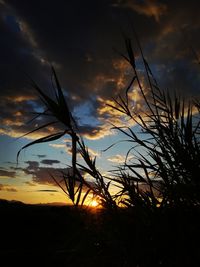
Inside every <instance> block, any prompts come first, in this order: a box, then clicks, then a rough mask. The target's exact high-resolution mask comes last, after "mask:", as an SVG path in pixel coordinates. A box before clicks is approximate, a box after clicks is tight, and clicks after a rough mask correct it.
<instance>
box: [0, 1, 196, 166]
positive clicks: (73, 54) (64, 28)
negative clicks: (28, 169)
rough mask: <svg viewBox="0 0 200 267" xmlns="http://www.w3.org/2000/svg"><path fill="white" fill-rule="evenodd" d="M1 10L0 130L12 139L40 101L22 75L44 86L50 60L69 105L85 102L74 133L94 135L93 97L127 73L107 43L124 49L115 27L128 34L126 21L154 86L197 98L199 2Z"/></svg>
mask: <svg viewBox="0 0 200 267" xmlns="http://www.w3.org/2000/svg"><path fill="white" fill-rule="evenodd" d="M0 10H1V11H0V33H1V36H2V38H1V42H0V54H1V62H0V73H1V80H0V92H1V99H0V109H1V115H0V124H1V127H0V134H7V135H10V136H13V137H15V136H18V135H20V134H23V133H25V132H27V131H28V130H30V128H31V127H33V126H34V125H33V124H30V125H26V126H24V123H25V122H26V121H28V120H29V119H30V118H31V117H32V114H31V112H32V111H34V110H35V111H37V110H40V109H41V103H40V102H39V101H38V99H37V97H36V94H35V93H34V92H33V89H32V88H31V87H30V85H29V80H28V78H27V76H26V74H28V75H30V76H31V77H32V78H33V79H34V80H36V81H37V82H38V83H39V84H41V86H44V87H45V88H49V86H50V81H51V79H50V76H51V75H50V67H49V66H50V65H49V64H53V65H54V66H55V68H56V70H57V73H58V76H59V77H60V80H61V83H62V85H63V88H64V89H65V91H66V94H67V95H68V96H69V97H70V99H71V100H70V102H69V105H70V106H71V108H73V109H74V110H76V108H77V107H78V106H80V105H83V104H86V106H87V109H88V110H87V114H86V115H87V116H86V119H85V120H84V119H83V118H82V120H83V121H84V123H83V122H82V124H83V125H82V128H81V130H82V131H83V132H84V133H86V134H89V133H92V134H93V136H96V137H98V133H99V130H100V129H101V127H100V122H99V119H102V117H101V116H100V111H101V108H102V106H101V105H102V102H99V101H98V98H101V99H104V100H106V99H109V98H111V97H112V96H113V95H115V93H116V92H117V91H118V90H116V88H117V87H118V82H119V79H118V78H119V77H122V79H125V78H128V77H126V76H123V72H124V71H125V68H124V67H123V65H122V63H121V61H122V60H121V58H120V57H119V56H118V55H117V54H116V53H115V52H114V51H113V49H112V48H113V47H116V48H118V50H121V51H124V47H123V38H122V35H121V32H123V31H124V32H126V33H127V34H130V35H131V30H130V29H131V27H130V25H131V23H133V24H134V27H135V28H136V30H137V32H138V35H139V37H140V40H141V43H142V45H143V48H144V52H145V54H146V57H147V59H148V61H149V63H150V65H151V66H152V69H153V71H154V73H155V75H156V77H157V78H158V81H159V82H160V84H161V86H162V87H163V88H173V89H176V90H178V91H179V92H180V93H181V94H185V95H186V96H189V95H199V79H200V77H199V69H198V65H197V64H196V62H195V58H194V55H193V54H192V52H191V50H190V49H189V46H190V45H192V46H193V48H194V49H195V51H196V52H197V53H198V51H199V48H200V38H199V27H200V17H199V14H198V13H199V3H198V1H194V0H192V1H156V0H145V1H139V0H138V1H137V0H122V1H117V0H113V1H111V0H98V1H93V0H86V1H81V0H77V1H58V2H55V1H46V0H44V1H25V0H24V1H22V0H21V1H17V0H15V1H14V0H7V1H6V0H4V1H2V0H0ZM120 64H121V65H120ZM79 115H80V114H78V115H77V116H79ZM102 116H104V115H102ZM101 121H102V120H101ZM92 122H93V123H92ZM37 123H39V122H36V124H37ZM87 124H90V127H89V126H87ZM58 127H59V126H58ZM48 131H49V129H47V130H46V131H44V132H43V133H42V134H45V133H47V132H48ZM34 137H37V136H34ZM44 164H47V163H44Z"/></svg>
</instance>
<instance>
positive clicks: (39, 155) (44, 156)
mask: <svg viewBox="0 0 200 267" xmlns="http://www.w3.org/2000/svg"><path fill="white" fill-rule="evenodd" d="M33 156H36V157H38V158H46V156H47V155H44V154H38V155H35V154H33Z"/></svg>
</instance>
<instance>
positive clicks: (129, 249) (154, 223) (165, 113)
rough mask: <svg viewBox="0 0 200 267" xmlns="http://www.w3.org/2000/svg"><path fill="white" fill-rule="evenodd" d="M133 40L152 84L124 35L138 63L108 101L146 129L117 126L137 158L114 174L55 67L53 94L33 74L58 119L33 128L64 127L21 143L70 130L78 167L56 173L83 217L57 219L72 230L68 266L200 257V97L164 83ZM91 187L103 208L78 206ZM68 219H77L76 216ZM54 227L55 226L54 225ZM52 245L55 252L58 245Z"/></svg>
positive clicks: (192, 262)
mask: <svg viewBox="0 0 200 267" xmlns="http://www.w3.org/2000/svg"><path fill="white" fill-rule="evenodd" d="M135 41H136V43H137V45H138V47H139V50H140V55H141V58H142V61H143V66H144V70H143V74H144V75H145V77H146V80H147V84H148V85H147V88H144V87H143V83H142V82H141V79H142V78H143V77H141V76H140V75H139V72H138V69H137V64H136V60H135V53H134V51H133V48H132V44H131V40H130V39H129V38H125V46H126V51H127V54H126V55H122V56H123V57H124V59H125V60H126V61H128V63H129V64H130V66H131V67H132V71H133V77H132V79H131V82H130V84H129V85H128V86H127V88H125V90H124V94H122V95H119V96H118V98H116V99H115V105H110V107H112V108H113V109H115V110H117V111H118V112H120V113H121V114H123V115H125V116H127V117H128V118H129V120H132V122H133V123H134V124H136V125H138V126H139V128H140V130H141V133H140V134H139V135H138V134H136V133H135V132H134V129H133V128H131V127H127V126H126V125H125V126H124V127H118V126H113V128H115V129H117V130H118V131H120V132H121V133H123V134H124V136H125V137H126V139H127V141H128V142H129V144H130V148H129V150H128V152H127V158H128V156H129V154H130V153H133V154H134V159H132V160H131V161H130V162H129V163H128V162H127V161H125V162H124V164H122V165H121V166H118V168H117V170H115V171H113V172H112V173H111V175H110V177H105V176H104V175H102V174H101V173H100V171H99V170H98V168H97V166H96V159H95V158H92V157H91V155H90V154H89V151H88V148H87V147H86V145H85V143H84V139H83V138H82V136H81V135H80V134H79V131H78V126H77V124H76V122H75V120H74V118H73V115H72V113H71V112H70V110H69V107H68V105H67V102H66V100H65V98H64V95H63V92H62V89H61V86H60V84H59V81H58V78H57V75H56V73H55V70H54V69H53V68H52V73H53V77H54V83H55V84H54V86H53V88H54V92H55V97H54V98H50V97H49V96H48V95H47V94H45V93H44V92H43V90H42V89H41V88H40V87H39V86H38V85H36V84H35V83H34V82H33V86H34V88H35V89H36V91H37V92H38V93H39V95H40V97H41V100H42V101H43V103H44V104H45V106H46V110H45V111H44V112H43V113H38V114H37V116H48V117H50V118H52V121H51V122H49V123H47V124H45V125H42V126H40V127H38V128H37V129H34V130H33V131H30V132H29V133H32V132H34V131H37V130H40V129H42V128H45V127H47V126H49V125H52V124H55V123H58V122H59V123H62V125H63V126H64V130H63V131H62V132H58V133H53V134H50V135H48V136H46V137H43V138H40V139H38V140H35V141H33V142H31V143H29V144H27V145H26V146H24V147H23V148H22V149H25V148H27V147H29V146H31V145H34V144H40V143H43V142H50V141H54V140H57V139H59V138H61V137H62V136H64V135H69V136H70V137H71V141H72V161H71V168H72V172H68V173H64V172H63V173H62V177H63V179H62V181H61V182H60V181H58V180H57V179H56V177H54V176H52V179H53V180H54V181H55V183H56V184H57V185H58V186H60V188H61V189H62V190H63V191H64V192H65V193H66V195H67V196H68V197H69V199H71V201H72V203H73V204H74V205H75V207H74V210H72V209H71V208H70V216H71V214H75V216H80V217H78V222H81V224H80V225H79V226H77V229H79V230H78V231H77V229H72V228H71V226H70V225H69V224H67V222H66V221H65V220H63V218H60V220H61V221H62V226H61V227H60V225H59V227H58V231H61V232H64V233H66V235H65V238H66V239H65V238H64V239H63V240H62V241H61V243H62V242H65V241H66V242H68V243H67V248H66V247H65V248H64V252H63V254H62V255H61V254H58V255H57V256H55V258H56V259H58V261H59V260H60V263H62V264H63V263H64V264H66V266H128V267H129V266H130V267H132V266H133V267H136V266H137V267H143V266H144V267H145V266H199V264H200V261H199V259H198V255H199V252H200V246H199V245H198V244H197V243H198V242H199V240H200V231H199V223H200V209H199V204H200V193H199V192H200V179H199V173H200V142H199V134H200V121H199V115H200V114H199V112H200V104H199V101H198V100H194V101H186V100H184V98H182V97H180V96H178V95H177V94H176V93H169V92H167V91H163V90H161V89H160V88H159V85H158V84H157V82H156V79H155V77H154V76H153V73H152V71H151V69H150V66H149V64H148V62H147V60H146V59H145V57H144V54H143V51H142V48H141V45H140V42H139V40H138V38H137V36H136V35H135ZM135 87H137V88H139V90H140V94H141V96H142V99H143V102H144V108H143V111H141V112H140V113H136V112H135V110H134V107H133V106H132V104H131V103H132V102H131V101H130V100H131V99H130V96H129V92H130V90H131V89H134V88H135ZM29 133H28V134H29ZM22 149H21V150H22ZM21 150H20V151H21ZM20 151H19V152H18V155H17V157H19V154H20ZM138 151H143V153H139V152H138ZM77 153H80V155H81V158H82V160H83V162H84V163H83V164H80V163H79V162H78V161H77ZM83 173H87V174H88V175H89V176H90V177H91V178H92V180H93V181H94V183H90V182H89V181H88V180H86V179H85V178H84V176H83ZM112 184H116V185H117V188H118V192H117V193H113V194H111V192H110V187H111V186H112ZM91 193H92V194H93V195H94V196H98V197H99V199H100V200H101V203H102V206H103V208H104V209H102V210H101V211H100V212H99V213H91V212H89V213H88V212H86V211H85V210H84V209H79V205H82V206H83V204H84V203H85V200H86V199H87V197H88V195H89V194H91ZM63 210H64V209H63ZM65 212H66V210H65ZM85 212H86V213H85ZM66 214H68V213H67V212H66ZM66 214H65V215H66ZM77 214H78V215H77ZM50 216H52V215H50ZM51 219H52V217H51ZM73 220H74V218H73ZM69 221H70V222H72V218H70V220H69ZM65 223H66V225H65ZM68 223H69V222H68ZM73 227H74V226H73ZM53 228H54V230H55V229H57V228H56V225H54V226H53ZM65 231H67V232H65ZM41 233H42V231H41ZM54 237H55V233H54ZM45 238H47V237H45ZM44 240H45V239H44ZM91 242H92V243H91ZM58 243H59V242H58ZM196 244H197V245H196ZM51 249H52V250H53V251H54V253H56V251H57V248H54V245H52V248H50V250H51ZM90 252H91V253H90ZM53 255H54V254H53ZM89 259H90V260H89ZM67 264H68V265H67Z"/></svg>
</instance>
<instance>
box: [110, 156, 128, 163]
mask: <svg viewBox="0 0 200 267" xmlns="http://www.w3.org/2000/svg"><path fill="white" fill-rule="evenodd" d="M132 158H133V156H128V157H127V158H126V156H124V155H120V154H117V155H115V156H112V157H110V158H108V161H111V162H114V163H118V164H123V163H125V160H126V161H130V160H131V159H132Z"/></svg>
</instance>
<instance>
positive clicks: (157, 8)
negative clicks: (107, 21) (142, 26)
mask: <svg viewBox="0 0 200 267" xmlns="http://www.w3.org/2000/svg"><path fill="white" fill-rule="evenodd" d="M124 6H125V7H128V8H130V9H132V10H134V11H136V12H137V13H139V14H142V15H145V16H147V17H154V19H155V20H156V21H157V22H159V20H160V17H161V16H162V15H164V14H165V13H166V11H167V6H166V5H165V4H163V3H159V2H158V1H157V0H145V1H144V2H143V3H140V4H139V3H138V1H134V0H127V1H126V2H125V4H124Z"/></svg>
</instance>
